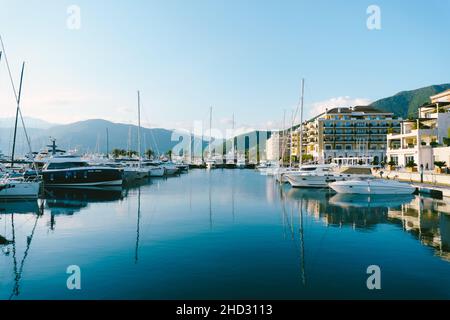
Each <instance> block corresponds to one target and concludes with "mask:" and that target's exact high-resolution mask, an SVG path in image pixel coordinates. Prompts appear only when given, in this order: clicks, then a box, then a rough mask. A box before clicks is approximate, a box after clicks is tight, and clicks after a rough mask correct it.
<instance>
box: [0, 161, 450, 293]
mask: <svg viewBox="0 0 450 320" xmlns="http://www.w3.org/2000/svg"><path fill="white" fill-rule="evenodd" d="M260 178H261V177H260V176H259V175H257V174H255V173H254V172H252V171H244V170H243V171H220V170H216V171H211V172H207V171H192V172H190V173H189V175H185V176H181V177H180V178H179V179H168V180H156V179H155V180H153V183H152V184H151V183H148V182H143V183H139V184H135V185H132V186H129V187H127V188H125V189H123V190H122V189H121V188H101V189H100V188H92V189H83V190H81V189H50V190H46V192H45V194H44V196H43V197H42V199H39V201H38V202H28V203H24V202H21V203H1V202H0V234H1V235H0V249H2V252H3V254H0V258H4V261H1V262H2V263H0V271H1V272H0V283H5V285H3V286H2V287H0V293H1V298H8V297H9V298H15V297H19V298H30V297H31V298H35V297H37V298H59V299H64V298H71V297H75V296H74V295H73V294H74V293H73V292H68V291H66V290H65V289H66V288H65V287H64V284H65V279H66V278H64V277H65V276H66V274H65V268H66V266H67V263H75V264H80V265H84V268H86V269H83V270H86V271H87V272H89V274H90V275H91V278H90V281H93V283H91V284H90V285H91V287H90V288H91V290H89V291H88V290H82V292H80V295H79V296H76V297H77V298H78V297H80V298H89V299H90V298H93V299H97V298H99V297H107V298H113V299H114V298H138V299H141V298H193V297H194V298H229V297H236V290H235V288H237V287H238V288H239V295H238V297H242V298H251V297H261V298H317V297H318V298H320V297H325V298H330V297H335V298H340V297H341V296H342V288H343V287H344V288H346V290H347V288H348V293H347V296H345V297H360V296H361V294H362V296H364V292H362V291H361V290H360V288H359V286H358V285H359V281H360V279H359V278H358V277H359V274H358V272H359V271H358V268H360V267H361V266H362V267H364V266H365V264H366V262H367V261H368V262H369V263H372V262H373V261H372V260H375V261H377V263H378V262H379V263H384V264H385V265H386V266H388V267H389V268H391V270H392V273H393V274H395V275H398V277H397V278H396V279H393V280H392V279H391V281H393V282H392V286H391V287H398V288H404V291H400V289H399V291H394V292H388V293H387V294H386V293H385V291H383V297H385V296H387V297H403V296H404V295H407V294H408V292H414V293H415V294H416V293H417V295H418V296H420V295H421V292H422V291H420V290H421V289H422V288H417V287H414V288H413V289H412V290H410V287H408V286H409V283H410V282H409V280H410V279H411V278H414V277H416V274H415V273H411V274H407V275H406V276H405V275H403V274H402V271H403V268H404V266H403V265H402V264H401V263H399V262H398V261H397V260H396V258H397V256H399V257H398V259H399V260H401V259H403V258H404V257H406V258H408V259H411V258H412V259H413V260H414V261H418V262H420V264H421V265H423V268H431V269H432V270H433V271H434V272H433V273H429V274H427V277H428V278H426V279H425V278H424V279H425V280H426V283H427V285H430V286H433V289H436V290H435V291H436V292H437V290H441V289H442V287H443V284H445V283H448V282H445V281H446V280H447V279H448V277H447V278H446V276H447V273H446V271H445V268H446V267H448V264H447V263H446V262H445V261H442V260H441V259H437V258H435V257H434V256H433V254H432V252H436V256H438V257H440V258H442V259H445V260H447V261H450V259H449V246H450V216H449V213H450V206H449V205H448V204H447V203H446V202H445V201H442V200H433V199H429V198H422V197H416V196H401V197H399V196H396V197H385V196H384V197H368V196H358V195H339V194H335V193H332V192H330V191H327V190H313V189H292V188H289V187H287V186H280V185H279V184H275V183H273V181H271V180H270V179H265V178H264V179H260ZM42 213H44V214H45V215H48V217H46V216H45V215H42ZM46 219H49V222H48V221H47V220H46ZM56 220H58V223H59V224H58V226H57V227H56ZM150 222H151V223H150ZM55 227H56V230H55ZM150 228H151V229H150ZM352 229H354V230H355V232H354V231H352ZM4 230H6V231H4ZM49 230H55V231H54V232H49ZM150 231H151V232H150ZM385 231H386V232H385ZM386 238H388V241H387V240H386ZM390 239H394V241H396V242H395V243H394V242H392V245H391V242H390V241H389V240H390ZM416 239H417V240H418V241H416ZM74 240H75V241H74ZM93 243H95V245H92V244H93ZM419 243H421V244H423V245H425V246H426V247H427V249H424V247H422V246H421V245H420V244H419ZM395 245H398V247H395ZM398 248H408V249H411V250H405V252H404V253H401V254H404V255H401V254H398V252H399V250H398ZM428 248H432V249H428ZM374 258H375V259H374ZM73 259H75V261H74V260H73ZM27 260H28V261H27ZM330 266H332V268H330ZM24 270H25V272H24ZM148 270H152V272H148ZM361 270H362V269H361ZM364 270H365V269H364ZM439 272H440V273H439ZM341 274H345V277H341V278H339V276H338V277H337V278H336V279H335V281H334V282H333V284H330V283H327V279H331V278H333V277H335V276H336V275H341ZM417 274H418V275H420V276H421V275H422V270H419V271H417ZM363 276H365V273H364V272H363ZM402 276H404V277H403V278H402ZM420 276H417V278H418V279H419V278H420ZM58 277H59V278H58ZM351 277H355V279H353V280H352V279H350V278H351ZM344 278H345V279H344ZM398 278H400V280H399V279H398ZM36 279H40V280H41V279H42V281H36ZM111 279H112V280H111ZM262 279H263V280H262ZM420 279H422V278H420ZM425 280H423V281H424V282H423V283H425ZM111 281H113V285H114V286H115V288H117V290H115V292H110V291H108V289H107V288H110V287H111ZM352 281H353V282H352ZM364 281H365V279H364ZM192 283H195V284H196V285H195V286H193V285H192ZM349 283H350V285H349ZM351 283H353V284H355V283H356V284H357V285H354V286H353V287H352V285H351ZM364 283H365V282H364ZM420 285H421V284H420ZM420 285H417V286H418V287H419V286H420ZM61 286H62V287H61ZM130 286H132V289H133V290H130ZM161 288H163V289H161ZM166 288H174V289H173V290H169V289H166ZM213 288H215V289H213ZM217 288H221V289H220V292H219V290H218V289H217ZM25 289H26V290H25ZM325 289H326V290H328V289H329V290H330V292H329V295H326V294H323V293H322V292H323V290H325ZM362 289H365V287H364V288H362ZM227 290H229V291H227ZM333 290H334V291H333ZM131 291H133V292H131ZM439 293H440V292H437V293H436V296H438V297H439V296H440V295H439ZM364 297H365V296H364Z"/></svg>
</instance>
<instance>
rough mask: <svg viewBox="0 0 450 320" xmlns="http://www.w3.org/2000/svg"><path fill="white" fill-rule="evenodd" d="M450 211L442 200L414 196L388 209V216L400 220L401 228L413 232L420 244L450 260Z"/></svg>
mask: <svg viewBox="0 0 450 320" xmlns="http://www.w3.org/2000/svg"><path fill="white" fill-rule="evenodd" d="M449 211H450V207H449V205H448V204H447V203H446V202H445V201H442V200H434V199H430V198H420V197H416V198H415V199H414V200H412V201H411V202H409V203H404V204H402V205H401V206H400V207H399V208H397V209H390V210H389V213H388V216H389V218H390V219H391V220H393V221H400V222H401V225H402V228H403V230H405V231H406V232H409V233H411V234H413V235H414V236H415V237H416V238H417V239H418V240H419V241H420V242H421V243H422V244H424V245H426V246H429V247H432V248H434V249H435V254H436V255H437V256H439V257H441V258H442V259H444V260H447V261H450V216H449V215H448V212H449Z"/></svg>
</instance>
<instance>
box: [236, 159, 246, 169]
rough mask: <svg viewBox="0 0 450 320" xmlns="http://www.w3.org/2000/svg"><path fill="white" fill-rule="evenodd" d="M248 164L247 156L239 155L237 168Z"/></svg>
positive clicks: (242, 167)
mask: <svg viewBox="0 0 450 320" xmlns="http://www.w3.org/2000/svg"><path fill="white" fill-rule="evenodd" d="M245 166H246V163H245V158H243V157H239V158H238V159H237V161H236V168H239V169H244V168H245Z"/></svg>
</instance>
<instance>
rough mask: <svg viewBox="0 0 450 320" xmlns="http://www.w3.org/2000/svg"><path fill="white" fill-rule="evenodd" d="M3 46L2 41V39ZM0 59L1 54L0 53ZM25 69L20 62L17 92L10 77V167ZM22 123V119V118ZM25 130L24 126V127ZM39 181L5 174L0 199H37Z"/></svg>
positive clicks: (12, 163)
mask: <svg viewBox="0 0 450 320" xmlns="http://www.w3.org/2000/svg"><path fill="white" fill-rule="evenodd" d="M2 47H3V41H2ZM0 59H1V55H0ZM7 68H8V70H9V65H8V63H7ZM24 70H25V62H24V63H23V64H22V72H21V74H20V84H19V92H18V94H17V93H16V89H15V87H14V83H13V81H12V78H11V84H12V86H13V91H14V95H15V97H16V103H17V108H16V119H15V126H14V138H13V147H12V153H11V168H13V167H14V152H15V147H16V138H17V121H18V118H19V114H20V116H21V113H20V97H21V95H22V83H23V73H24ZM22 124H23V119H22ZM24 130H25V127H24ZM39 189H40V182H39V181H36V180H28V179H26V178H24V177H23V176H21V177H14V178H13V177H11V175H10V174H6V175H5V176H3V177H2V179H1V180H0V199H7V200H9V199H13V200H21V199H26V200H28V199H37V198H38V195H39Z"/></svg>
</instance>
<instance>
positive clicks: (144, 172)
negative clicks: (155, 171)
mask: <svg viewBox="0 0 450 320" xmlns="http://www.w3.org/2000/svg"><path fill="white" fill-rule="evenodd" d="M122 165H123V166H124V172H126V173H125V174H126V175H133V176H134V177H135V179H134V180H140V179H145V178H148V177H149V176H150V174H149V170H148V169H147V168H145V167H143V166H142V165H141V163H140V162H138V161H130V162H122Z"/></svg>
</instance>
